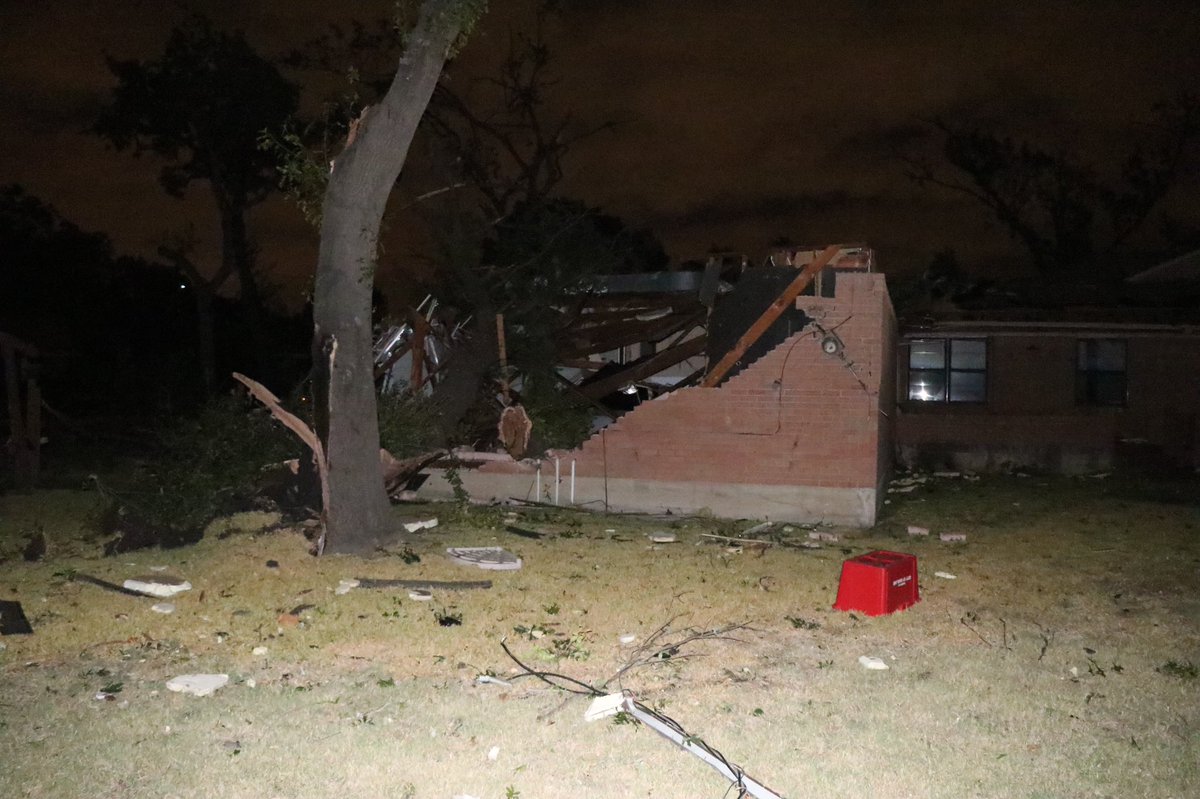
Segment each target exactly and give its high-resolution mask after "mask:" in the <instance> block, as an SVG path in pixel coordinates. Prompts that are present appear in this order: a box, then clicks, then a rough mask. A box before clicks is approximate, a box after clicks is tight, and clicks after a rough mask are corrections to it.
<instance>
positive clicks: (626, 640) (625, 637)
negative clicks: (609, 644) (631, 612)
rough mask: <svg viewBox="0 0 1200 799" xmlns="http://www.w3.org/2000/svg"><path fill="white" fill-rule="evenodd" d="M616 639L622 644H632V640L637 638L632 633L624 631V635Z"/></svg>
mask: <svg viewBox="0 0 1200 799" xmlns="http://www.w3.org/2000/svg"><path fill="white" fill-rule="evenodd" d="M617 640H618V641H620V642H621V643H622V644H623V645H625V646H629V645H630V644H632V643H633V642H634V641H636V640H637V636H636V635H634V634H633V633H626V634H625V635H622V636H621V637H620V638H618V639H617Z"/></svg>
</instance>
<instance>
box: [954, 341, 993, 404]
mask: <svg viewBox="0 0 1200 799" xmlns="http://www.w3.org/2000/svg"><path fill="white" fill-rule="evenodd" d="M950 368H951V369H986V368H987V342H986V341H985V340H984V339H981V338H956V339H954V340H952V341H951V342H950ZM950 398H951V399H954V397H953V396H951V397H950Z"/></svg>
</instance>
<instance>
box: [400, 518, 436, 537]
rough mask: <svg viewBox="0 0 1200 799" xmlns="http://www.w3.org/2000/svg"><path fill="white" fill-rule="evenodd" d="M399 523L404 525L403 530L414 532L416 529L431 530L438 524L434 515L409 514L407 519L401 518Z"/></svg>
mask: <svg viewBox="0 0 1200 799" xmlns="http://www.w3.org/2000/svg"><path fill="white" fill-rule="evenodd" d="M400 525H401V526H402V527H404V530H405V532H409V533H415V532H416V531H417V530H432V529H433V528H434V527H437V526H438V520H437V517H436V516H424V517H416V516H411V517H409V518H407V519H401V520H400Z"/></svg>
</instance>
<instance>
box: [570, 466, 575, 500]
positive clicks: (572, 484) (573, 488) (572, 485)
mask: <svg viewBox="0 0 1200 799" xmlns="http://www.w3.org/2000/svg"><path fill="white" fill-rule="evenodd" d="M571 504H572V505H574V504H575V459H574V458H571Z"/></svg>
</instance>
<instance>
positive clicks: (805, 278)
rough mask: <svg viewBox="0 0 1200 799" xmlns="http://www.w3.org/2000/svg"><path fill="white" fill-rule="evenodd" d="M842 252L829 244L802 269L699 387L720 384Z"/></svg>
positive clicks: (840, 246) (834, 245)
mask: <svg viewBox="0 0 1200 799" xmlns="http://www.w3.org/2000/svg"><path fill="white" fill-rule="evenodd" d="M841 249H842V245H840V244H831V245H829V246H828V247H826V248H825V249H824V250H822V251H821V254H820V255H818V256H817V257H816V258H815V259H814V260H813V261H812V262H811V263H809V264H808V265H807V266H805V267H804V269H802V270H801V271H800V274H798V275H796V279H795V280H793V281H792V282H791V283H789V284H788V287H787V288H785V289H784V290H783V292H782V293H781V294H780V295H779V296H778V297H776V298H775V301H774V302H773V303H771V305H770V306H769V307H768V308H767V310H765V311H763V314H762V316H760V317H759V318H758V319H757V320H756V321H755V322H754V324H752V325H750V328H749V329H748V330H747V331H746V332H745V333H743V334H742V337H741V338H739V339H738V340H737V343H736V344H734V345H733V349H731V350H730V351H729V352H727V353H725V357H723V358H722V359H721V360H720V362H719V363H717V365H716V366H714V367H713V368H712V369H711V370H710V371H709V373H708V374H707V375H706V376H705V378H704V380H703V381H702V382H701V383H700V385H701V386H703V387H705V388H712V387H713V386H715V385H717V384H718V383H720V382H721V380H722V379H723V378H724V377H725V375H726V374H728V373H729V370H730V369H732V368H733V366H734V364H736V363H737V362H738V361H739V360H741V358H742V356H743V355H745V354H746V350H748V349H750V347H752V346H753V345H754V342H756V341H758V340H759V339H760V338H762V335H763V333H766V332H767V329H768V328H769V327H770V326H771V325H773V324H775V320H776V319H778V318H779V317H780V316H781V315H782V314H783V312H784V311H785V310H786V309H787V307H788V306H789V305H791V304H792V303H793V302H795V300H796V298H797V297H799V296H800V292H802V291H804V289H806V288H808V284H809V283H811V282H812V281H813V278H815V277H816V276H817V274H818V273H819V272H820V271H821V270H822V269H824V268H825V267H826V266H828V265H829V262H830V261H832V260H833V258H834V256H836V255H837V254H838V252H839V251H841Z"/></svg>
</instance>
